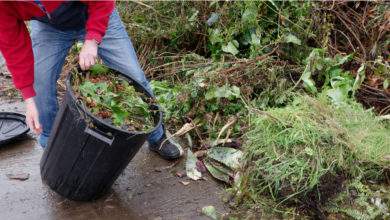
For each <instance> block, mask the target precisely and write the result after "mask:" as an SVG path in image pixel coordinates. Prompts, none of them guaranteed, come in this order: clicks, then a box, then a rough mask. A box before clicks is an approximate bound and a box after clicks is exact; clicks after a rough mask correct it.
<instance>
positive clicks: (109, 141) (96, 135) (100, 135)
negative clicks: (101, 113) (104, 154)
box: [84, 126, 114, 146]
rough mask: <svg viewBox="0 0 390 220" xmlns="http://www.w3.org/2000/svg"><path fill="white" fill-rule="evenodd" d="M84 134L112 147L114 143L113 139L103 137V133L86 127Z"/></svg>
mask: <svg viewBox="0 0 390 220" xmlns="http://www.w3.org/2000/svg"><path fill="white" fill-rule="evenodd" d="M84 132H85V133H87V134H89V135H91V136H92V137H94V138H96V139H98V140H100V141H103V142H105V143H107V144H108V145H110V146H111V145H112V142H114V137H107V136H108V135H107V134H106V135H104V132H102V131H99V130H97V129H96V128H89V127H88V126H87V127H86V128H85V130H84Z"/></svg>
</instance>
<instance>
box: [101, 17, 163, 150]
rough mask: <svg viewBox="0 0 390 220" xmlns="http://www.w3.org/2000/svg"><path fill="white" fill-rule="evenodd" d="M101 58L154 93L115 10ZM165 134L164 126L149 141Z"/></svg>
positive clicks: (153, 140) (104, 39) (102, 47)
mask: <svg viewBox="0 0 390 220" xmlns="http://www.w3.org/2000/svg"><path fill="white" fill-rule="evenodd" d="M98 53H99V56H100V58H102V60H103V62H104V63H105V64H106V65H107V66H108V67H110V68H112V69H115V70H117V71H119V72H121V73H124V74H126V75H128V76H130V77H131V78H132V79H135V80H136V81H138V82H139V83H141V84H142V85H144V86H145V88H146V89H147V90H149V91H150V92H151V93H152V89H151V87H150V85H149V82H148V80H147V79H146V77H145V74H144V72H143V71H142V69H141V66H140V64H139V63H138V59H137V55H136V53H135V51H134V47H133V45H132V43H131V40H130V38H129V36H128V35H127V32H126V30H125V28H124V26H123V24H122V21H121V19H120V17H119V15H118V12H117V11H116V10H115V11H114V12H113V13H112V15H111V17H110V21H109V23H108V28H107V31H106V34H105V36H104V38H103V41H102V43H101V44H100V45H99V50H98ZM163 134H164V129H163V126H161V127H159V128H158V129H157V130H156V131H155V132H153V133H152V134H150V136H149V138H148V141H149V143H156V142H157V141H159V140H160V139H161V137H162V136H163Z"/></svg>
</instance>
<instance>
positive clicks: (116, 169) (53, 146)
mask: <svg viewBox="0 0 390 220" xmlns="http://www.w3.org/2000/svg"><path fill="white" fill-rule="evenodd" d="M118 74H119V75H121V76H122V77H123V78H124V79H126V80H128V81H129V82H130V84H132V85H133V86H134V87H135V88H136V90H138V91H139V92H143V93H145V94H146V95H147V96H148V97H151V94H150V93H148V92H147V91H146V90H145V88H144V87H143V86H142V85H141V84H139V83H138V82H136V81H133V80H132V79H131V78H129V77H128V76H125V75H123V74H120V73H118ZM71 81H72V74H69V76H68V78H67V80H66V86H67V91H66V95H65V99H64V101H63V103H62V105H61V108H60V110H59V112H58V114H57V116H56V119H55V122H54V125H53V129H52V131H51V137H50V138H49V142H48V146H47V148H46V149H45V151H44V153H43V156H42V159H41V164H40V166H41V176H42V180H43V181H44V182H45V183H46V184H47V185H49V187H50V188H51V189H52V190H54V191H55V192H57V193H58V194H60V195H62V196H64V197H66V198H68V199H71V200H80V201H88V200H94V199H97V198H99V197H100V196H102V195H104V194H105V193H106V192H107V191H108V190H109V189H110V188H111V186H112V184H113V183H114V181H115V180H116V179H117V178H118V176H119V175H120V174H121V172H122V171H123V170H124V169H125V168H126V166H127V165H128V164H129V162H130V161H131V159H132V158H133V157H134V156H135V154H136V153H137V152H138V150H139V149H140V148H141V146H142V145H143V144H144V143H145V141H146V138H147V137H148V135H149V134H150V133H151V132H153V131H154V130H156V129H157V127H158V126H160V125H161V123H162V112H161V111H160V110H159V108H158V106H152V109H153V110H157V111H156V113H155V115H154V120H155V125H156V126H155V127H154V129H153V130H152V131H150V132H149V133H146V132H128V131H125V130H122V129H119V128H117V127H114V126H113V125H111V124H108V123H106V122H104V121H103V120H101V119H99V118H97V117H95V116H94V115H92V114H91V113H90V112H89V111H88V110H86V109H85V108H84V107H83V105H82V104H81V103H78V101H77V98H76V97H75V95H74V93H73V91H72V86H71Z"/></svg>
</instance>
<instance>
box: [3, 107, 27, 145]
mask: <svg viewBox="0 0 390 220" xmlns="http://www.w3.org/2000/svg"><path fill="white" fill-rule="evenodd" d="M29 130H30V129H29V128H28V126H27V124H26V116H24V115H22V114H18V113H14V112H0V147H2V146H5V145H7V144H9V143H12V142H14V141H17V140H21V139H24V138H25V137H26V134H27V132H28V131H29Z"/></svg>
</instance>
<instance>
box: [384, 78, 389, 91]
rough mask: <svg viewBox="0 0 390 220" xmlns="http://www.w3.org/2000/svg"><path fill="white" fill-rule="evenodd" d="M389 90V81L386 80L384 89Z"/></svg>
mask: <svg viewBox="0 0 390 220" xmlns="http://www.w3.org/2000/svg"><path fill="white" fill-rule="evenodd" d="M388 88H389V79H385V81H383V89H388Z"/></svg>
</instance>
